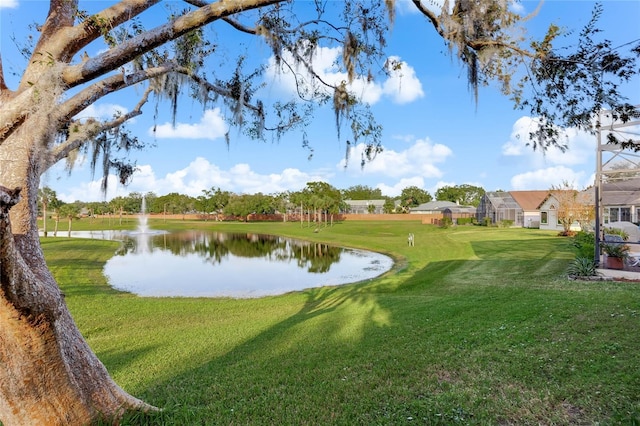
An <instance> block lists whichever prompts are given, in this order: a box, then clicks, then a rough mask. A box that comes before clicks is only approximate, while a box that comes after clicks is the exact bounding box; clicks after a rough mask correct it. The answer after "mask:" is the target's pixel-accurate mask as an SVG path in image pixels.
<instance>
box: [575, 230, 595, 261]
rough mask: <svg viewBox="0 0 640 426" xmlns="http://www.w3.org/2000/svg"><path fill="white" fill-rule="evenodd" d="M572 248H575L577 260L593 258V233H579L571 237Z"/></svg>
mask: <svg viewBox="0 0 640 426" xmlns="http://www.w3.org/2000/svg"><path fill="white" fill-rule="evenodd" d="M573 246H574V247H575V248H576V257H577V258H580V257H587V258H588V257H590V258H593V257H594V254H595V250H596V241H595V235H594V234H593V232H585V231H579V232H577V233H576V234H575V235H574V236H573Z"/></svg>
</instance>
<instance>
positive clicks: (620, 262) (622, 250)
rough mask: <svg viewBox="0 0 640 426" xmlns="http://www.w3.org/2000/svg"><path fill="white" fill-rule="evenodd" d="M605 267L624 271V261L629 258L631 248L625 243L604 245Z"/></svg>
mask: <svg viewBox="0 0 640 426" xmlns="http://www.w3.org/2000/svg"><path fill="white" fill-rule="evenodd" d="M602 252H603V253H604V254H605V257H604V266H605V268H607V269H624V261H625V259H626V258H627V257H629V246H628V245H626V244H623V243H604V244H603V245H602Z"/></svg>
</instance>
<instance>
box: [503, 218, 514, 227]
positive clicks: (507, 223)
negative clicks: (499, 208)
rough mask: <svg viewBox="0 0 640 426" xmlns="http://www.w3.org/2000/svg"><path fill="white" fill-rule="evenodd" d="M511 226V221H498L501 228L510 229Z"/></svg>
mask: <svg viewBox="0 0 640 426" xmlns="http://www.w3.org/2000/svg"><path fill="white" fill-rule="evenodd" d="M512 226H513V221H512V220H509V219H503V220H501V221H500V227H501V228H511V227H512Z"/></svg>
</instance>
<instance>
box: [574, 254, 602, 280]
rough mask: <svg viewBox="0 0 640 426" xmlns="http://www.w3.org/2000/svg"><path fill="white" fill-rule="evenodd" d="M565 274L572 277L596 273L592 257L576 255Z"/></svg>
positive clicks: (591, 275) (588, 275) (590, 275)
mask: <svg viewBox="0 0 640 426" xmlns="http://www.w3.org/2000/svg"><path fill="white" fill-rule="evenodd" d="M567 274H568V275H569V276H572V277H593V276H596V275H597V271H596V263H595V262H594V261H593V258H588V257H576V258H575V259H574V260H573V261H572V262H571V263H570V264H569V267H568V268H567Z"/></svg>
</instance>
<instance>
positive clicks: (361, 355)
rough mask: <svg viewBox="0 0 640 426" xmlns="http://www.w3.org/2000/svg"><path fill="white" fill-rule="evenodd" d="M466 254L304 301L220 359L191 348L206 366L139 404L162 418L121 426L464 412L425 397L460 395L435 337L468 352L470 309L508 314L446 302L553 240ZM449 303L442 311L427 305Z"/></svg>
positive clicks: (537, 263)
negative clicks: (396, 278) (457, 290)
mask: <svg viewBox="0 0 640 426" xmlns="http://www.w3.org/2000/svg"><path fill="white" fill-rule="evenodd" d="M472 245H473V251H474V254H475V256H476V259H471V260H468V259H460V260H450V261H438V262H431V263H429V264H427V265H426V266H425V267H424V268H422V269H420V270H419V271H417V272H416V273H415V274H412V275H411V276H408V277H406V279H403V280H402V282H400V283H396V285H394V286H392V285H389V286H385V285H380V284H374V285H371V284H369V283H359V284H352V285H345V286H339V287H323V288H318V289H311V290H307V291H305V292H303V294H304V295H305V297H306V299H305V301H304V303H303V305H302V306H301V308H300V310H298V311H297V312H296V313H294V314H293V315H290V316H288V317H287V318H285V319H284V320H282V321H279V322H276V323H275V324H273V325H271V326H269V327H268V328H266V329H264V330H262V331H260V332H259V333H258V334H255V335H253V336H249V337H248V338H247V339H244V340H243V339H240V340H241V343H239V344H237V345H235V346H234V347H233V348H232V349H231V350H230V351H228V352H227V353H225V354H223V355H215V356H209V357H207V356H206V353H205V352H203V351H206V350H207V349H206V348H203V347H201V346H199V345H195V344H194V345H193V351H194V352H193V355H197V356H194V359H205V361H204V362H199V363H198V364H196V365H193V366H189V363H190V360H189V359H185V361H184V362H185V368H183V369H182V370H180V371H181V372H179V373H177V374H175V375H174V376H173V377H171V378H169V379H166V380H161V381H159V382H156V383H154V384H152V385H150V386H149V387H148V388H147V389H146V391H145V392H144V394H143V395H138V396H140V397H142V398H143V399H145V400H147V402H150V403H152V404H155V405H157V406H160V407H163V408H165V411H163V412H162V413H159V414H154V415H150V416H135V418H132V419H131V420H130V422H129V423H127V421H125V422H124V423H123V424H192V423H193V422H194V421H195V422H199V423H204V424H274V423H275V422H280V423H282V422H285V423H290V424H336V423H341V424H362V423H385V422H386V423H388V424H390V423H393V422H395V421H406V419H407V418H408V417H411V416H412V413H415V412H417V411H422V412H425V413H426V412H429V413H432V414H433V415H434V416H437V415H441V413H440V414H438V413H437V412H435V411H433V410H435V408H434V407H435V406H437V405H438V404H441V405H443V406H451V407H453V408H451V409H449V411H450V412H454V411H453V410H454V409H456V404H457V408H459V410H458V412H457V414H456V415H459V414H460V413H465V412H468V410H469V408H468V405H469V404H470V402H469V401H465V398H467V397H466V396H465V393H464V392H462V391H459V392H458V393H457V394H456V393H447V392H444V393H443V394H441V395H440V394H438V395H436V396H434V397H430V396H425V395H427V394H429V392H428V391H427V390H426V389H431V390H432V391H433V390H434V389H435V390H436V391H437V390H438V389H440V388H443V389H444V388H447V387H451V386H454V385H459V386H463V383H462V382H461V379H460V378H458V374H460V373H456V372H455V371H454V370H451V368H446V367H443V365H446V364H447V363H448V362H453V363H454V364H455V362H460V363H464V360H463V359H460V360H456V361H449V360H446V361H438V359H437V356H439V355H438V354H447V353H450V354H451V357H452V359H456V357H459V355H457V354H456V353H455V352H451V350H452V349H455V348H454V347H452V348H449V347H447V346H446V345H447V343H446V339H444V340H445V343H443V342H440V341H439V340H443V339H440V337H442V336H445V334H446V333H449V334H450V333H451V331H447V330H451V329H454V330H458V331H457V332H458V333H460V336H454V337H453V339H454V341H459V342H466V341H472V340H471V339H472V338H475V336H472V335H471V334H469V336H467V333H469V332H468V331H467V330H466V329H465V327H466V325H465V318H466V316H465V315H466V314H467V313H468V311H470V310H474V309H479V310H480V311H481V313H482V315H481V316H482V317H483V318H489V319H488V320H487V321H489V322H491V321H493V319H492V316H495V317H496V319H495V321H498V322H499V321H500V319H499V318H500V316H501V315H503V316H504V315H506V314H505V313H504V312H502V311H501V310H500V309H499V308H498V309H499V310H498V312H494V310H495V309H496V306H489V305H488V304H486V303H483V301H484V302H486V301H487V300H489V299H490V297H491V296H483V295H482V292H480V293H478V296H477V299H474V300H460V301H459V302H457V303H451V304H450V301H451V300H454V299H451V298H452V297H455V296H451V294H450V293H451V289H452V287H451V286H452V285H454V286H455V285H456V284H457V280H458V279H460V280H464V281H465V286H463V287H462V288H464V290H465V291H469V288H471V287H473V281H474V280H476V279H479V278H480V272H483V273H484V274H485V275H488V276H491V275H494V276H495V275H498V274H504V273H505V270H506V271H507V272H509V271H511V272H513V273H518V274H526V273H529V272H530V270H531V268H533V269H537V270H541V269H544V268H545V265H548V264H549V262H553V261H552V259H553V258H554V256H556V253H554V252H553V250H554V249H557V248H558V244H557V241H553V242H549V241H547V240H545V239H540V240H533V241H527V242H526V245H525V244H523V242H522V241H510V240H505V241H489V242H475V243H472ZM505 268H506V269H505ZM552 269H553V270H555V271H557V270H558V268H556V267H554V268H552ZM436 287H439V288H440V290H442V291H437V289H436ZM391 290H393V291H391ZM447 295H448V297H449V299H446V300H445V303H444V304H445V306H443V303H441V300H437V299H438V298H442V300H444V298H446V297H447ZM483 297H485V299H484V300H483V299H482V298H483ZM503 299H504V300H498V301H496V302H498V303H502V304H505V305H504V306H508V304H509V302H510V300H509V295H506V296H505V297H503ZM494 301H495V300H494ZM212 303H215V302H214V301H212ZM496 305H497V304H496ZM430 316H431V317H433V318H434V319H429V317H430ZM422 318H424V320H423V319H422ZM498 325H500V324H498ZM456 327H457V328H456ZM449 338H451V336H450V337H449ZM182 344H186V345H188V344H189V342H186V341H185V342H182ZM461 348H462V349H461ZM470 348H471V347H469V346H463V347H458V349H457V350H458V351H460V350H470ZM152 349H153V348H151V350H152ZM434 354H435V355H434ZM203 355H204V356H203ZM108 356H109V357H110V358H107V359H105V361H106V364H111V363H112V362H113V363H117V362H123V363H126V359H127V356H128V355H127V353H124V354H122V356H119V355H118V354H114V353H111V354H109V355H108ZM134 356H139V355H135V354H134ZM432 357H436V358H432ZM399 358H402V359H399ZM408 367H409V368H410V369H415V373H414V374H412V372H411V371H410V370H407V368H408ZM463 367H464V365H463V364H460V365H459V368H460V369H461V370H463V369H464V368H463ZM443 377H444V378H446V380H445V379H443ZM419 389H422V391H420V392H418V390H419ZM461 389H462V388H461ZM363 392H364V393H365V394H367V396H365V397H362V393H363ZM423 394H424V395H423ZM434 398H435V401H436V402H437V404H435V403H434ZM328 406H329V407H331V408H329V409H327V407H328ZM445 411H446V410H445ZM274 413H275V414H274ZM434 413H435V414H434ZM445 414H446V413H445ZM433 418H434V419H441V420H443V421H444V420H451V419H452V417H447V416H444V417H442V416H441V417H433ZM494 420H495V419H494Z"/></svg>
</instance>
